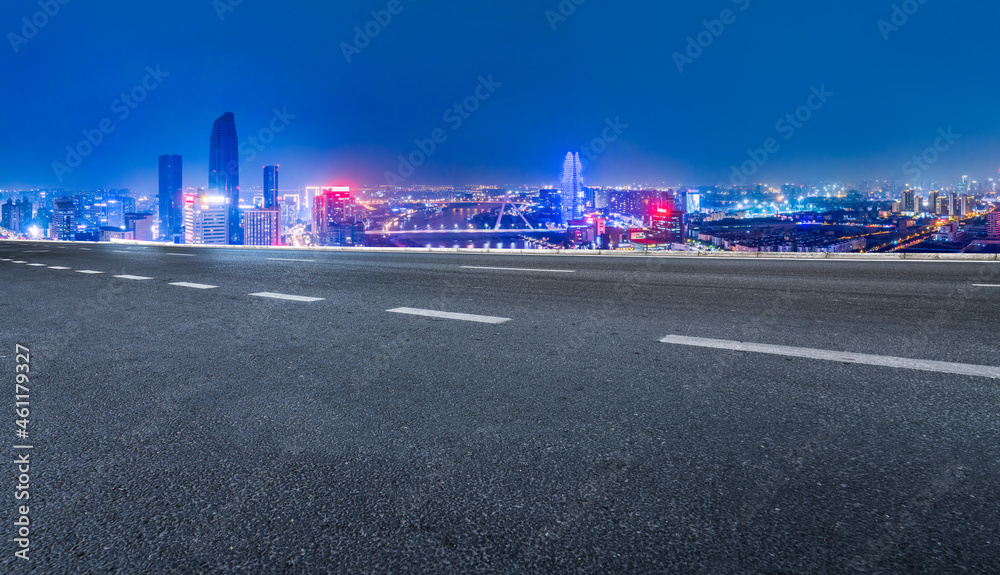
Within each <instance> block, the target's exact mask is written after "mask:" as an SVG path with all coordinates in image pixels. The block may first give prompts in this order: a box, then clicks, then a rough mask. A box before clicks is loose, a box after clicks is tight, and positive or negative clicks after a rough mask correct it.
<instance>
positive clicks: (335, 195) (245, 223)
mask: <svg viewBox="0 0 1000 575" xmlns="http://www.w3.org/2000/svg"><path fill="white" fill-rule="evenodd" d="M238 154H239V144H238V139H237V133H236V120H235V118H234V116H233V114H232V113H229V112H227V113H226V114H224V115H222V116H221V117H220V118H219V119H217V120H216V121H215V124H214V126H213V128H212V136H211V140H210V144H209V182H208V188H201V189H197V190H195V189H191V188H188V189H185V188H184V184H183V158H181V156H177V155H165V156H161V157H160V172H159V173H160V187H159V194H158V196H157V200H158V202H157V203H158V213H159V217H158V232H157V234H156V235H157V237H156V240H158V241H166V242H172V243H184V244H216V245H245V246H279V245H282V244H283V243H284V238H285V231H286V230H288V229H289V228H291V227H292V226H295V225H296V224H297V223H299V221H300V219H301V218H300V216H301V215H302V213H303V210H311V211H312V214H311V218H310V219H311V222H310V223H311V229H312V236H311V238H312V239H313V240H314V241H315V242H316V243H318V244H319V245H363V240H364V227H363V226H364V224H363V223H359V221H358V220H359V217H358V216H359V215H360V213H359V212H360V209H359V207H358V205H357V203H356V202H355V201H354V199H353V198H352V196H351V191H350V189H349V188H320V187H315V188H306V190H305V194H304V198H303V195H302V194H284V195H282V194H281V192H280V191H279V190H280V187H279V184H280V166H277V165H275V166H264V169H263V187H262V194H261V195H260V196H259V197H257V198H255V201H254V204H253V205H252V206H247V205H244V204H242V203H241V199H240V168H239V156H238ZM359 226H360V229H359Z"/></svg>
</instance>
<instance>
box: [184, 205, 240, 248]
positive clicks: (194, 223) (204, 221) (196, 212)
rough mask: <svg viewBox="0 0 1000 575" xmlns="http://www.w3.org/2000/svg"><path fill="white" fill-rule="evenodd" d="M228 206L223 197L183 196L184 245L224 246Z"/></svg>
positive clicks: (227, 225)
mask: <svg viewBox="0 0 1000 575" xmlns="http://www.w3.org/2000/svg"><path fill="white" fill-rule="evenodd" d="M230 211H231V210H230V206H229V204H228V202H227V198H226V197H224V196H209V195H203V196H198V195H195V194H187V195H185V196H184V240H185V241H184V243H186V244H193V245H197V244H214V245H226V243H227V237H226V234H227V232H228V231H229V230H230V229H231V226H230V225H229V214H230Z"/></svg>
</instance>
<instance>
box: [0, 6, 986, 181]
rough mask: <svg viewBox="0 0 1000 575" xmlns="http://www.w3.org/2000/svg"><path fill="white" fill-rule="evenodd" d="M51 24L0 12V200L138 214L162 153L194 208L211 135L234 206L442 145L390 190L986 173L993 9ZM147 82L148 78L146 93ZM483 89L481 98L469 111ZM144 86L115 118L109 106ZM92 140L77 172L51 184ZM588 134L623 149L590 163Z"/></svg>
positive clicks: (240, 16)
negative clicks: (37, 197) (129, 198)
mask: <svg viewBox="0 0 1000 575" xmlns="http://www.w3.org/2000/svg"><path fill="white" fill-rule="evenodd" d="M48 1H49V2H50V3H55V4H52V5H49V4H46V1H45V0H43V2H42V3H41V4H44V5H46V6H48V8H49V11H50V12H55V9H54V7H53V6H55V5H58V12H56V13H55V14H54V15H52V16H49V15H48V14H44V12H43V11H42V10H43V8H42V6H41V5H40V3H39V2H38V1H37V0H35V1H28V0H7V1H6V2H4V5H3V7H2V8H0V16H2V18H0V31H3V32H4V34H5V36H6V38H7V41H6V43H5V44H4V45H3V46H0V65H2V66H3V69H4V70H5V71H6V72H7V73H6V74H5V80H6V81H5V82H4V88H5V89H4V90H3V102H4V104H5V105H4V114H3V115H2V120H0V122H2V123H3V126H2V128H3V135H4V137H3V138H2V140H0V146H2V150H0V188H3V189H18V188H27V187H62V188H66V189H94V188H118V187H131V188H133V189H136V190H139V191H154V190H155V185H156V183H155V182H156V167H157V157H158V156H159V155H161V154H167V153H172V154H181V155H182V156H184V162H185V173H184V178H185V185H187V186H205V185H207V181H208V178H207V164H208V160H207V155H208V139H209V135H210V133H211V128H212V122H213V121H214V120H215V118H217V117H218V116H220V115H221V114H222V113H223V112H226V111H231V112H234V113H235V115H236V120H237V126H238V130H239V134H240V137H241V139H244V140H247V141H246V143H245V146H244V153H243V160H244V161H243V164H242V166H241V169H242V172H243V175H242V177H241V180H242V183H243V186H244V187H245V188H246V187H248V186H252V185H260V183H259V180H260V179H261V177H260V168H261V166H263V165H264V164H272V163H277V164H281V166H282V187H283V188H290V187H298V186H305V185H321V184H332V183H341V182H350V183H370V184H378V183H385V181H386V173H387V172H391V173H397V174H398V173H400V169H399V164H400V162H399V160H398V159H397V158H398V157H399V156H400V155H403V156H409V155H411V153H412V152H414V151H416V150H418V149H419V144H418V143H417V141H418V140H419V141H422V142H424V147H425V150H426V149H429V148H428V147H427V144H426V142H427V140H428V139H431V140H433V137H432V136H433V134H434V131H435V130H441V131H442V132H443V136H444V138H440V139H442V140H443V141H442V142H440V143H437V142H435V145H434V149H433V151H432V152H431V153H429V154H427V157H426V159H425V160H424V161H423V162H422V163H421V165H420V166H419V167H415V169H414V170H413V174H412V175H410V176H408V177H407V178H406V181H407V182H412V183H427V184H469V183H498V184H505V183H521V182H526V183H527V182H532V183H539V184H544V183H546V182H554V181H556V179H557V178H558V175H559V171H560V169H561V162H562V158H563V157H564V156H565V154H566V152H567V151H570V150H573V151H579V150H580V149H581V147H582V146H589V145H590V144H597V145H596V146H595V147H594V148H593V149H594V150H601V152H602V153H600V154H597V153H593V158H592V159H591V160H589V161H588V162H586V163H587V167H586V172H585V178H586V181H587V183H589V184H594V185H617V184H629V183H668V184H673V183H679V182H684V183H687V184H691V185H694V184H700V183H703V184H714V183H715V182H718V181H720V180H728V179H729V176H730V173H731V166H733V165H739V164H741V163H742V162H744V161H745V160H747V159H748V155H747V150H748V149H757V148H761V147H763V146H764V143H765V142H766V140H767V139H768V138H775V139H776V140H777V141H778V143H779V148H780V149H779V150H778V151H777V152H775V153H773V154H769V157H768V159H767V162H765V163H764V164H763V166H762V167H761V169H760V172H759V175H757V176H755V178H757V179H764V180H769V181H780V180H787V181H817V180H819V179H840V180H860V179H862V178H875V177H883V178H896V179H899V180H903V179H905V178H906V177H907V176H906V174H905V172H904V166H905V165H906V163H907V162H908V161H910V159H911V158H912V156H914V155H916V154H921V153H923V151H924V150H925V149H926V148H928V147H930V146H933V145H934V144H935V139H936V138H937V137H938V130H939V129H947V128H949V127H950V128H951V129H952V130H953V132H954V133H956V134H958V135H960V138H958V139H957V141H956V142H955V143H954V144H953V145H952V146H951V147H950V148H949V149H948V150H947V151H945V152H942V153H940V154H939V155H940V158H939V159H938V160H937V161H936V162H935V163H933V164H932V165H928V166H927V170H926V171H925V172H924V176H923V177H926V179H928V180H941V181H945V182H951V181H952V180H957V179H958V178H959V177H960V176H961V175H962V174H963V173H968V174H970V175H972V176H973V178H975V179H981V178H986V177H992V176H994V175H995V174H996V170H997V168H1000V138H998V135H1000V115H998V114H996V113H994V108H995V107H996V97H995V94H997V92H998V85H997V84H998V75H997V72H996V70H997V69H998V68H1000V66H998V59H1000V58H998V56H1000V52H998V48H997V47H996V42H995V30H994V28H995V22H997V21H1000V5H997V4H996V3H987V2H960V3H954V2H952V3H949V2H944V1H943V0H926V2H925V3H923V4H920V3H919V2H918V1H917V0H911V1H910V2H909V3H903V2H896V3H895V6H898V7H900V11H899V12H897V13H896V16H895V21H896V24H901V25H898V26H897V25H896V24H893V25H892V27H887V26H886V25H885V24H883V25H882V26H881V27H880V25H879V22H880V21H883V22H889V23H892V18H893V14H894V3H893V2H883V1H879V0H864V1H862V0H844V1H841V2H801V1H791V0H772V1H765V0H709V1H704V2H660V3H652V2H631V1H621V2H607V1H600V0H586V1H584V2H582V3H580V4H575V3H574V2H573V1H572V0H565V1H564V2H560V1H528V2H519V3H511V2H500V1H492V0H483V1H479V2H469V3H458V2H447V3H445V2H430V1H422V0H398V4H396V3H394V2H392V1H390V0H376V1H344V2H335V3H329V4H327V3H323V4H318V3H312V2H302V1H294V0H292V1H284V2H279V1H276V0H242V2H239V3H236V2H238V0H216V1H215V2H213V0H175V1H174V2H170V3H140V2H124V1H107V2H100V3H87V2H82V1H79V0H71V1H69V2H68V3H67V4H65V5H62V4H58V1H57V0H48ZM63 1H66V0H63ZM577 1H579V0H577ZM94 4H98V5H96V6H95V5H94ZM233 4H235V5H233ZM904 4H905V6H904ZM914 7H916V9H915V10H914V9H913V8H914ZM390 8H391V9H392V10H393V11H395V12H397V13H396V14H391V13H390V11H389V9H390ZM571 8H572V9H571ZM902 8H906V9H907V10H908V11H909V12H912V13H911V14H905V12H903V11H902ZM727 10H728V11H729V12H726V11H727ZM372 11H376V15H378V17H379V18H381V19H382V20H383V22H387V23H386V24H385V25H383V24H379V23H373V20H374V19H375V16H373V15H372ZM39 13H41V14H44V17H42V16H38V14H39ZM387 15H388V16H391V21H390V20H388V19H387ZM904 15H905V18H904ZM23 18H27V19H28V21H31V20H32V19H34V20H35V22H36V23H44V24H43V25H42V26H37V30H33V29H32V28H31V27H28V28H27V30H25V25H24V20H22V19H23ZM904 20H905V21H904ZM706 21H707V22H708V24H707V25H706V24H705V22H706ZM714 21H717V22H714ZM32 26H34V25H32ZM366 26H367V27H368V29H369V30H370V31H377V32H378V34H377V35H376V36H375V37H372V38H369V39H368V42H367V43H366V42H365V39H364V38H357V34H356V31H355V27H358V28H361V29H362V30H363V29H364V28H365V27H366ZM25 31H26V32H28V34H25V33H24V32H25ZM33 31H34V33H33V34H31V32H33ZM12 34H13V35H14V36H12ZM699 34H700V35H701V40H702V44H703V46H698V48H693V47H691V48H690V51H688V50H689V44H690V41H689V38H693V39H695V42H697V39H698V36H699ZM29 36H30V37H29ZM356 40H357V41H356ZM709 40H710V41H709ZM345 46H347V47H348V48H345ZM351 47H352V48H351ZM699 49H700V51H699ZM345 51H346V52H347V53H348V54H349V56H350V62H348V58H347V57H346V56H345ZM677 54H681V55H683V57H678V56H677ZM691 55H694V57H692V56H691ZM678 61H681V64H682V67H683V71H681V70H679V67H678ZM157 67H159V70H161V71H162V72H163V73H165V74H168V75H166V76H163V77H161V78H160V81H159V82H158V83H156V82H151V81H150V80H148V79H147V78H146V77H147V75H148V74H149V72H148V71H147V68H150V69H152V70H154V71H155V70H156V69H157ZM480 77H485V78H490V77H492V79H493V82H494V83H495V84H499V85H498V86H495V89H494V90H493V91H492V92H491V93H490V94H489V98H488V99H480V98H478V97H477V96H476V89H477V86H478V85H479V84H480ZM144 80H145V81H146V84H147V86H152V89H151V90H138V91H137V92H136V93H137V94H139V95H143V92H144V91H145V94H144V96H145V98H144V99H143V101H142V102H138V103H134V104H135V106H134V108H132V107H130V108H129V114H128V116H127V117H124V118H122V117H121V116H122V114H123V113H122V112H121V110H122V108H121V105H120V102H119V105H118V106H117V108H118V111H117V112H116V111H114V110H113V108H115V104H116V101H119V100H121V96H122V94H128V93H130V92H132V91H133V90H134V89H136V88H137V87H138V86H141V85H142V83H143V81H144ZM154 84H155V86H154ZM814 87H815V88H823V89H825V90H826V91H827V92H829V93H832V96H830V97H829V98H828V101H826V102H825V103H823V104H822V106H820V107H818V109H815V110H810V112H811V113H810V114H808V115H809V119H808V121H806V122H801V127H798V128H796V129H795V131H794V134H793V135H792V136H791V137H790V138H787V139H786V136H787V131H779V130H778V129H777V122H778V121H779V120H781V119H782V118H785V117H786V114H789V113H792V114H795V113H796V111H797V110H799V108H800V107H801V106H804V105H808V101H809V100H808V99H809V97H810V95H811V94H812V89H813V88H814ZM482 94H483V91H482V90H480V95H482ZM469 98H472V99H471V100H469ZM813 102H814V103H815V100H814V101H813ZM463 103H470V104H473V105H474V108H475V110H474V111H471V112H468V111H466V112H465V114H463V116H465V115H467V116H468V117H462V122H461V125H459V126H457V127H456V126H455V123H454V122H449V121H448V120H447V116H446V115H445V113H446V111H448V110H449V109H453V107H454V105H455V104H459V105H460V106H461V105H463ZM275 110H277V111H279V112H281V113H280V114H279V116H280V117H281V118H282V120H281V121H279V122H277V123H275V122H274V118H275ZM292 116H294V118H293V117H292ZM105 119H107V120H109V121H110V122H111V124H110V125H109V124H107V123H105V127H106V128H108V127H110V128H111V130H110V131H109V132H108V133H103V134H102V135H103V138H101V139H100V143H99V144H98V145H96V146H93V150H88V146H87V145H84V146H83V148H82V151H86V152H89V153H88V154H87V155H86V156H85V157H81V158H79V160H80V161H79V165H77V166H75V167H73V168H71V171H68V172H67V171H65V170H60V169H58V168H55V169H54V168H53V163H54V162H59V163H61V164H63V165H64V166H67V167H69V166H68V163H67V156H68V152H67V150H66V147H67V146H70V147H71V148H76V149H77V150H80V149H81V148H80V147H79V143H80V142H81V141H83V140H84V139H85V134H84V132H85V131H89V132H90V133H91V135H92V136H94V133H93V131H94V130H95V129H96V130H98V131H99V130H100V126H101V122H102V120H105ZM452 119H454V112H453V115H452ZM609 120H611V121H615V120H617V122H618V125H619V126H623V125H627V128H626V129H624V130H621V134H617V133H616V134H615V136H616V137H615V138H614V141H612V142H608V141H604V142H602V141H601V140H602V139H603V138H604V137H605V135H606V134H607V131H606V130H605V127H606V126H607V125H608V121H609ZM275 126H277V127H280V128H281V129H280V131H275V132H274V133H273V134H270V133H269V132H268V130H270V128H271V127H275ZM438 135H439V136H441V135H442V134H441V133H439V134H438ZM256 136H262V137H263V138H264V139H265V140H268V143H267V144H266V145H265V144H262V143H260V142H259V141H258V142H257V144H256V146H255V145H254V144H252V143H250V142H249V138H250V137H256ZM271 136H273V139H272V137H271ZM92 139H95V140H96V139H97V138H96V136H94V137H93V138H92ZM595 139H597V140H598V141H596V142H595ZM605 147H606V149H604V148H605ZM419 156H420V155H419V154H418V155H417V156H416V157H417V159H419ZM69 159H70V160H72V159H73V158H69ZM60 177H61V178H62V181H60Z"/></svg>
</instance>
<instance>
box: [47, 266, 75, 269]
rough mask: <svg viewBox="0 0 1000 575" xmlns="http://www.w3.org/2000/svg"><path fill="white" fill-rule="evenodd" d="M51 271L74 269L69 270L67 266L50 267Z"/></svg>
mask: <svg viewBox="0 0 1000 575" xmlns="http://www.w3.org/2000/svg"><path fill="white" fill-rule="evenodd" d="M49 269H50V270H71V269H73V268H68V267H65V266H49Z"/></svg>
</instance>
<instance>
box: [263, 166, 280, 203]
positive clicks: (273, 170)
mask: <svg viewBox="0 0 1000 575" xmlns="http://www.w3.org/2000/svg"><path fill="white" fill-rule="evenodd" d="M276 207H278V166H264V209H265V210H269V209H271V208H276Z"/></svg>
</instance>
